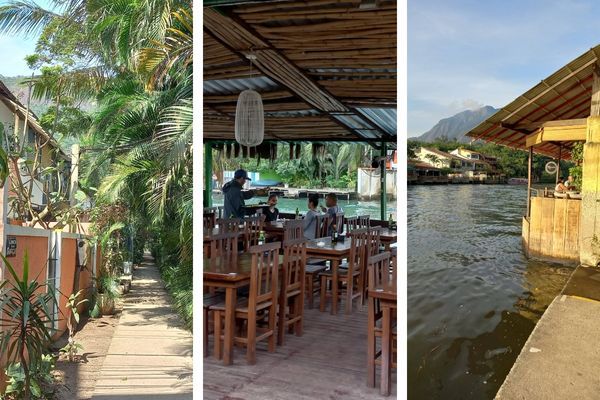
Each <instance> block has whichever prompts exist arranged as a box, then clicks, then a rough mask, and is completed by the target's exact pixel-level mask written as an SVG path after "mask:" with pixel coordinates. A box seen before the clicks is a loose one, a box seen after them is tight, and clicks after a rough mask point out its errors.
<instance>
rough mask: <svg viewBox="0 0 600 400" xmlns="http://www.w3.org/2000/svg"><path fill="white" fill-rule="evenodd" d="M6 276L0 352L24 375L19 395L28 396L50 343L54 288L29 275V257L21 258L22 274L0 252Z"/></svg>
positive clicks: (0, 288) (0, 293)
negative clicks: (21, 392)
mask: <svg viewBox="0 0 600 400" xmlns="http://www.w3.org/2000/svg"><path fill="white" fill-rule="evenodd" d="M0 257H2V260H3V261H4V265H5V267H6V270H7V271H8V272H9V275H10V276H9V279H7V280H5V281H3V282H2V283H1V284H0V311H1V315H2V318H0V321H1V322H2V329H3V330H2V332H0V353H1V354H6V356H7V359H8V362H9V363H10V364H17V363H18V366H19V368H21V369H22V371H23V374H24V385H23V396H24V398H25V399H28V398H29V396H30V394H31V390H32V389H31V388H32V387H33V388H34V390H35V388H36V387H39V382H36V381H35V376H36V374H37V371H39V369H40V368H41V366H42V362H43V356H44V352H45V351H46V349H47V348H48V346H49V344H50V340H51V337H52V334H53V332H54V330H53V329H52V328H51V326H52V323H53V321H54V319H53V314H52V313H51V312H50V308H49V306H50V304H51V303H52V302H53V300H54V291H53V290H52V288H51V287H50V286H48V285H46V284H42V283H39V282H38V279H37V278H38V277H36V278H34V279H31V280H30V278H29V257H28V255H27V251H25V255H24V257H23V273H22V276H19V275H17V273H16V271H15V268H14V267H13V266H12V265H11V263H10V262H9V261H8V260H7V259H6V257H5V256H4V255H3V254H1V253H0Z"/></svg>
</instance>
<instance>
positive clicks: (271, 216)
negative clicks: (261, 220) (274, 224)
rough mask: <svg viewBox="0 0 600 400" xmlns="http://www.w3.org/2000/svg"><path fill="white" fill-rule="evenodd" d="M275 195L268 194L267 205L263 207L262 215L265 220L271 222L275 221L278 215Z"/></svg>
mask: <svg viewBox="0 0 600 400" xmlns="http://www.w3.org/2000/svg"><path fill="white" fill-rule="evenodd" d="M277 200H278V199H277V195H276V194H272V195H270V196H269V200H267V204H268V205H267V206H265V207H263V215H264V216H265V221H267V222H271V221H276V220H277V218H278V217H279V210H278V209H277V207H275V206H276V205H277Z"/></svg>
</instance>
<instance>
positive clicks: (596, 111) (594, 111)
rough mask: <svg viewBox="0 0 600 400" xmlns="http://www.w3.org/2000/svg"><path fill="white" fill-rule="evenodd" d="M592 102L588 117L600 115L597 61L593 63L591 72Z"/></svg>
mask: <svg viewBox="0 0 600 400" xmlns="http://www.w3.org/2000/svg"><path fill="white" fill-rule="evenodd" d="M592 76H593V79H594V80H593V82H592V102H591V108H590V117H600V65H599V64H598V61H596V64H595V65H594V70H593V73H592Z"/></svg>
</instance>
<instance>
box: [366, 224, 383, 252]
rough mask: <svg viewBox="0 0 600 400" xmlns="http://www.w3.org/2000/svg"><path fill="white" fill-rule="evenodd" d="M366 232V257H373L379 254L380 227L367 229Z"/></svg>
mask: <svg viewBox="0 0 600 400" xmlns="http://www.w3.org/2000/svg"><path fill="white" fill-rule="evenodd" d="M368 232H369V240H368V244H369V248H368V255H369V256H374V255H376V254H379V247H380V246H381V227H380V226H374V227H372V228H369V229H368Z"/></svg>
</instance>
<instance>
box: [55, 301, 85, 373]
mask: <svg viewBox="0 0 600 400" xmlns="http://www.w3.org/2000/svg"><path fill="white" fill-rule="evenodd" d="M83 292H84V290H80V291H78V292H77V293H73V294H71V295H70V296H69V297H68V298H67V306H66V307H67V311H68V312H69V315H68V317H67V329H68V330H69V339H68V342H67V344H66V345H65V346H64V347H63V348H62V349H60V351H61V352H63V353H66V354H67V356H68V358H69V361H71V362H73V361H74V360H75V356H76V355H77V352H78V351H79V350H81V349H83V346H82V345H81V344H80V343H78V342H77V341H75V333H76V332H77V326H78V325H79V319H80V316H79V310H78V307H79V306H80V305H82V304H84V303H87V302H88V299H82V300H78V298H79V296H81V294H82V293H83Z"/></svg>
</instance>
